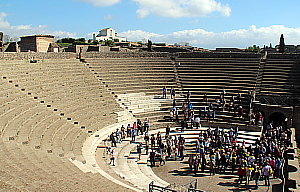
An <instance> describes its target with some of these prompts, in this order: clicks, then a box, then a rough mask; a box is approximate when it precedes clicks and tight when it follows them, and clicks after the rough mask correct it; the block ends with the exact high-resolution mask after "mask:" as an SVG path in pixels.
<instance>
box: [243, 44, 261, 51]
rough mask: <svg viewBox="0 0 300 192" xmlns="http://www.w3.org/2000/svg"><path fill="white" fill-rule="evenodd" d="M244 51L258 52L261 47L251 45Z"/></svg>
mask: <svg viewBox="0 0 300 192" xmlns="http://www.w3.org/2000/svg"><path fill="white" fill-rule="evenodd" d="M246 52H255V53H260V52H261V49H260V48H259V46H256V45H253V46H252V47H248V48H247V49H246Z"/></svg>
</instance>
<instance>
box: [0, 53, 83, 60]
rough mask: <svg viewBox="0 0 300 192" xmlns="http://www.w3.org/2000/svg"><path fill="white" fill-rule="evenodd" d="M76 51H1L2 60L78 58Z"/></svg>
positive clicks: (0, 57) (0, 58)
mask: <svg viewBox="0 0 300 192" xmlns="http://www.w3.org/2000/svg"><path fill="white" fill-rule="evenodd" d="M77 56H78V54H76V53H36V52H20V53H16V52H1V53H0V60H30V59H36V60H41V59H76V58H77Z"/></svg>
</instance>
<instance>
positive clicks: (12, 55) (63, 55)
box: [0, 51, 300, 60]
mask: <svg viewBox="0 0 300 192" xmlns="http://www.w3.org/2000/svg"><path fill="white" fill-rule="evenodd" d="M78 56H79V54H78V53H73V52H60V53H54V52H47V53H37V52H18V53H17V52H0V60H24V59H28V60H29V59H36V60H41V59H76V58H78ZM82 57H83V58H143V57H144V58H146V57H147V58H149V57H155V58H157V57H162V58H169V57H173V58H212V59H217V58H249V59H250V58H253V59H258V58H261V54H258V53H216V52H189V53H183V52H182V53H168V52H109V51H108V52H86V53H82ZM268 57H269V58H276V59H298V58H299V59H300V54H276V53H275V54H268Z"/></svg>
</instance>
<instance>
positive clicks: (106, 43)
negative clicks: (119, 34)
mask: <svg viewBox="0 0 300 192" xmlns="http://www.w3.org/2000/svg"><path fill="white" fill-rule="evenodd" d="M105 45H106V46H115V42H114V41H112V40H106V41H105Z"/></svg>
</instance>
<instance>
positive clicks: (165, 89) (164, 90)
mask: <svg viewBox="0 0 300 192" xmlns="http://www.w3.org/2000/svg"><path fill="white" fill-rule="evenodd" d="M162 92H163V96H162V98H163V99H166V98H167V87H166V86H165V87H163V89H162Z"/></svg>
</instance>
